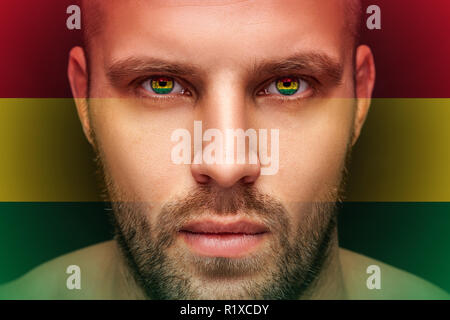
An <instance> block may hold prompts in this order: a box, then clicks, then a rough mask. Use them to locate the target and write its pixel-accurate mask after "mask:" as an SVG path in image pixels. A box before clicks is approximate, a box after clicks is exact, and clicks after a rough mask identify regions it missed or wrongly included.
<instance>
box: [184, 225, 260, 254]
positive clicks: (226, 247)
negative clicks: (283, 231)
mask: <svg viewBox="0 0 450 320" xmlns="http://www.w3.org/2000/svg"><path fill="white" fill-rule="evenodd" d="M180 233H181V235H182V238H183V239H184V241H185V242H186V243H187V245H188V246H189V247H190V248H191V250H192V251H194V252H195V253H196V254H199V255H202V256H208V257H224V258H239V257H242V256H244V255H247V254H249V253H251V252H252V251H254V250H256V249H257V248H258V246H259V245H260V244H261V242H262V241H263V240H264V238H265V235H266V234H265V233H260V234H242V233H221V234H215V233H191V232H185V231H181V232H180Z"/></svg>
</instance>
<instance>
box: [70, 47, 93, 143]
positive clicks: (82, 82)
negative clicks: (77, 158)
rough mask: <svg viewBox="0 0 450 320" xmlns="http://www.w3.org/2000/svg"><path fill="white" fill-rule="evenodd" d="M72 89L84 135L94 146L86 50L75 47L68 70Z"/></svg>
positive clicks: (71, 52) (71, 53) (71, 51)
mask: <svg viewBox="0 0 450 320" xmlns="http://www.w3.org/2000/svg"><path fill="white" fill-rule="evenodd" d="M67 76H68V78H69V82H70V87H71V89H72V94H73V97H74V98H75V105H76V108H77V112H78V117H79V118H80V121H81V125H82V127H83V131H84V134H85V136H86V138H87V139H88V141H89V143H90V144H91V145H94V144H93V139H92V134H91V124H90V121H89V113H88V112H89V110H88V101H87V99H88V76H89V75H88V72H87V63H86V57H85V53H84V50H83V49H82V48H81V47H74V48H72V50H70V53H69V64H68V68H67Z"/></svg>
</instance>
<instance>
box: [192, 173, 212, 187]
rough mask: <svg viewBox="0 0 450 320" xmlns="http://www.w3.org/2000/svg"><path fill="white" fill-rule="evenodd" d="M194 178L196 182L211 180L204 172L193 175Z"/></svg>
mask: <svg viewBox="0 0 450 320" xmlns="http://www.w3.org/2000/svg"><path fill="white" fill-rule="evenodd" d="M195 180H196V181H197V183H203V184H204V183H208V182H209V181H210V180H211V178H210V177H209V176H208V175H206V174H201V173H198V174H196V175H195Z"/></svg>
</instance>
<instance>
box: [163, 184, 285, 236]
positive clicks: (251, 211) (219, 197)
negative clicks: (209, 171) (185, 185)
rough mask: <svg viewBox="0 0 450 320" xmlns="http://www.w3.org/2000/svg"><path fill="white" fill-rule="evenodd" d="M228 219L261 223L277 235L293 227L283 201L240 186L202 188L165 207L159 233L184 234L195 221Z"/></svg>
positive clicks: (242, 185)
mask: <svg viewBox="0 0 450 320" xmlns="http://www.w3.org/2000/svg"><path fill="white" fill-rule="evenodd" d="M224 215H227V216H229V215H239V216H242V217H247V218H250V219H253V220H257V221H259V222H260V223H262V224H263V225H264V226H265V227H267V228H268V229H269V230H270V231H271V232H275V233H280V232H283V233H286V232H287V230H288V227H289V223H288V214H287V210H286V208H285V207H284V206H283V204H282V203H281V202H280V201H279V200H277V199H275V198H274V197H272V196H269V195H267V194H264V193H261V192H260V191H258V190H257V189H256V188H255V187H254V186H252V185H244V184H236V185H234V186H233V187H231V188H228V189H221V188H218V187H215V186H212V185H201V186H198V187H196V188H195V189H194V190H191V192H189V194H188V195H187V196H186V197H184V198H182V199H179V200H176V201H172V202H169V203H167V204H165V205H164V206H163V207H162V209H161V212H160V214H159V217H158V222H157V224H156V228H155V229H156V230H159V231H163V232H164V233H165V235H166V236H167V235H168V234H173V233H175V232H178V231H179V230H181V228H182V227H183V226H184V225H185V224H186V223H188V222H189V221H190V220H192V219H193V218H199V217H201V218H205V217H211V216H224ZM160 235H161V236H162V234H160Z"/></svg>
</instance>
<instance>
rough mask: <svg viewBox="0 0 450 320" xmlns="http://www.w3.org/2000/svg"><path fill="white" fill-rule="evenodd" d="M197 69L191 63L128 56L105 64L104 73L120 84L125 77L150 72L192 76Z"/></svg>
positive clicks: (114, 83) (111, 80) (134, 76)
mask: <svg viewBox="0 0 450 320" xmlns="http://www.w3.org/2000/svg"><path fill="white" fill-rule="evenodd" d="M198 70H199V68H197V67H196V66H195V65H193V64H180V63H173V62H168V61H165V60H162V59H158V58H151V57H128V58H125V59H122V60H117V61H114V62H113V63H112V64H111V65H109V66H107V72H106V75H107V77H108V79H109V81H110V82H111V83H112V84H113V85H120V84H121V83H123V82H124V81H125V80H126V79H130V78H132V79H134V78H137V77H139V76H148V75H150V74H152V73H160V74H170V75H174V76H187V75H191V76H192V75H194V74H197V73H198Z"/></svg>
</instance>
